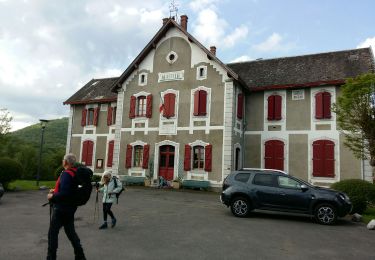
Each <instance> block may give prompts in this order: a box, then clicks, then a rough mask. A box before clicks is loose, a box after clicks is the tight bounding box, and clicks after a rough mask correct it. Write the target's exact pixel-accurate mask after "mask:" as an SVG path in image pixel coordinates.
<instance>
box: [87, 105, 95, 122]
mask: <svg viewBox="0 0 375 260" xmlns="http://www.w3.org/2000/svg"><path fill="white" fill-rule="evenodd" d="M93 124H94V109H93V108H89V109H88V110H87V123H86V125H93Z"/></svg>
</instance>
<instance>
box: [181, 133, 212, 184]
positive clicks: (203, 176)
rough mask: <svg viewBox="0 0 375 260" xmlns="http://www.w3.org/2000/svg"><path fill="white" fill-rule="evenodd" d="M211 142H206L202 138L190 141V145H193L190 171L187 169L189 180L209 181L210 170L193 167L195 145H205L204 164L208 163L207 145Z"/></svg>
mask: <svg viewBox="0 0 375 260" xmlns="http://www.w3.org/2000/svg"><path fill="white" fill-rule="evenodd" d="M209 144H210V143H206V142H204V141H202V140H196V141H194V142H192V143H189V144H188V145H189V146H190V147H191V154H190V158H191V160H190V169H191V170H190V171H187V172H186V173H187V180H205V181H208V172H207V171H205V170H204V167H203V170H199V169H193V161H194V147H195V146H203V149H204V155H203V157H204V165H205V164H206V146H207V145H209Z"/></svg>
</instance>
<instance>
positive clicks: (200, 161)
mask: <svg viewBox="0 0 375 260" xmlns="http://www.w3.org/2000/svg"><path fill="white" fill-rule="evenodd" d="M193 153H194V161H193V169H199V170H203V168H204V147H203V146H194V148H193Z"/></svg>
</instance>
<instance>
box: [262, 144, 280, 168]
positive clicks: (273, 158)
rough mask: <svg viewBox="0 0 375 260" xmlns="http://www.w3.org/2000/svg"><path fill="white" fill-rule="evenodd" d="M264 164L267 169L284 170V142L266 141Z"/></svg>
mask: <svg viewBox="0 0 375 260" xmlns="http://www.w3.org/2000/svg"><path fill="white" fill-rule="evenodd" d="M264 146H265V147H264V153H265V156H264V166H265V168H267V169H276V170H282V171H283V170H284V143H283V142H282V141H278V140H270V141H267V142H266V143H265V145H264Z"/></svg>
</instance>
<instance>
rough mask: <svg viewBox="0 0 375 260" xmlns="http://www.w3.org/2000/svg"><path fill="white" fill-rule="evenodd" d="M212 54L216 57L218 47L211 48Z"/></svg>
mask: <svg viewBox="0 0 375 260" xmlns="http://www.w3.org/2000/svg"><path fill="white" fill-rule="evenodd" d="M210 52H211V53H212V54H213V55H214V56H216V47H215V46H211V47H210Z"/></svg>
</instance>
